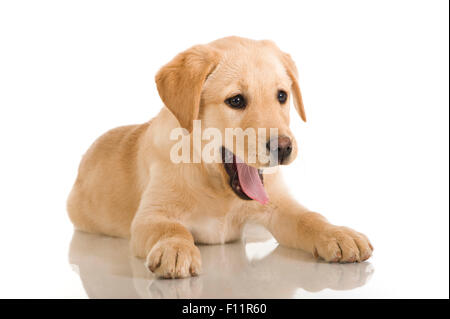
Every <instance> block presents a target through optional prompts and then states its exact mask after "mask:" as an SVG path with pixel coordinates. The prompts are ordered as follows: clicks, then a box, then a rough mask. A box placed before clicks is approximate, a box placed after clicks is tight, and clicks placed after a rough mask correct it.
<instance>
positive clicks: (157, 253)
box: [145, 238, 202, 278]
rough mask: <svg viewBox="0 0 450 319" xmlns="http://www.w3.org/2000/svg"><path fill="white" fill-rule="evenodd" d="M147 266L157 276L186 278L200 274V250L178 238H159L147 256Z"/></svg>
mask: <svg viewBox="0 0 450 319" xmlns="http://www.w3.org/2000/svg"><path fill="white" fill-rule="evenodd" d="M145 265H146V266H147V268H148V269H149V270H150V271H152V272H153V273H154V274H155V275H157V276H158V277H163V278H186V277H189V276H190V275H192V276H196V275H198V274H200V271H201V267H202V262H201V257H200V251H199V250H198V248H197V247H196V246H195V245H194V244H193V243H191V242H189V241H188V240H186V239H180V238H167V239H163V240H160V241H159V242H158V243H157V244H156V245H155V246H153V248H152V250H151V251H150V253H149V254H148V256H147V260H146V262H145Z"/></svg>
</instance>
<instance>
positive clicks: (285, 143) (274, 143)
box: [266, 135, 292, 164]
mask: <svg viewBox="0 0 450 319" xmlns="http://www.w3.org/2000/svg"><path fill="white" fill-rule="evenodd" d="M266 147H267V149H268V150H269V152H270V153H271V154H273V155H274V156H276V155H278V163H279V164H283V162H285V161H286V159H287V158H288V157H289V155H291V153H292V142H291V139H290V138H289V137H287V136H285V135H282V136H277V137H272V138H271V139H270V140H269V141H268V142H267V144H266Z"/></svg>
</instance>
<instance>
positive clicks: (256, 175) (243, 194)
mask: <svg viewBox="0 0 450 319" xmlns="http://www.w3.org/2000/svg"><path fill="white" fill-rule="evenodd" d="M222 163H223V166H224V168H225V171H226V172H227V174H228V176H229V177H230V186H231V189H232V190H233V191H234V193H235V194H236V195H237V196H239V197H240V198H242V199H245V200H256V201H258V202H260V203H261V204H263V205H264V204H267V203H268V202H269V197H268V196H267V193H266V190H265V189H264V181H263V175H262V171H261V170H260V169H257V168H255V167H252V166H249V165H247V164H245V163H244V161H243V160H241V159H240V158H239V157H237V156H236V155H234V154H233V152H231V151H229V150H228V149H227V148H225V147H223V146H222Z"/></svg>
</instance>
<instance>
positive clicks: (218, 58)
mask: <svg viewBox="0 0 450 319" xmlns="http://www.w3.org/2000/svg"><path fill="white" fill-rule="evenodd" d="M156 83H157V87H158V92H159V94H160V96H161V98H162V100H163V102H164V103H165V105H166V106H167V108H168V109H169V110H170V111H171V112H172V113H173V114H174V115H175V117H176V118H177V119H178V121H179V123H180V126H181V127H183V128H185V129H187V130H188V131H189V132H191V131H192V130H193V121H194V120H201V127H202V130H203V132H205V130H206V129H210V128H214V129H216V130H217V131H219V132H220V134H221V139H220V142H218V141H217V140H216V143H220V144H221V145H216V146H219V147H220V156H221V158H222V162H223V163H224V165H222V166H223V167H224V168H225V171H226V172H227V173H228V175H229V179H230V185H231V187H232V189H233V190H234V191H235V193H236V194H237V195H239V196H240V197H241V198H244V199H256V200H258V201H260V202H263V203H264V202H266V201H267V200H266V197H267V196H266V195H265V193H264V192H263V191H264V189H263V187H262V174H261V172H260V170H259V169H262V168H264V167H268V166H272V165H274V164H283V165H285V164H289V163H291V162H292V161H293V160H294V159H295V157H296V155H297V143H296V141H295V138H294V136H293V134H292V132H291V130H290V128H289V105H290V99H291V96H292V99H293V102H294V105H295V107H296V109H297V111H298V113H299V115H300V117H301V118H302V119H303V120H304V121H306V116H305V111H304V108H303V102H302V96H301V93H300V88H299V84H298V78H297V69H296V66H295V64H294V62H293V61H292V59H291V57H290V56H289V55H288V54H286V53H284V52H282V51H281V50H280V49H279V48H278V47H277V46H276V45H275V44H274V43H273V42H271V41H253V40H249V39H244V38H239V37H228V38H223V39H219V40H217V41H214V42H212V43H210V44H207V45H197V46H194V47H192V48H190V49H188V50H186V51H184V52H182V53H180V54H178V55H177V56H176V57H175V58H174V59H173V60H172V61H171V62H169V63H168V64H167V65H165V66H164V67H162V68H161V70H160V71H159V72H158V74H157V75H156ZM227 130H228V131H227ZM230 134H231V135H232V137H231V138H228V137H229V135H230ZM233 137H234V138H233ZM209 138H211V136H209ZM202 145H203V144H202ZM274 159H275V161H274ZM221 169H223V168H221ZM255 178H256V179H257V182H260V184H261V185H259V184H258V183H257V182H256V183H255V182H251V181H252V180H255ZM256 184H258V185H256Z"/></svg>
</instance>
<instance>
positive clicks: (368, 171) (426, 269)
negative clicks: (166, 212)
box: [0, 0, 449, 298]
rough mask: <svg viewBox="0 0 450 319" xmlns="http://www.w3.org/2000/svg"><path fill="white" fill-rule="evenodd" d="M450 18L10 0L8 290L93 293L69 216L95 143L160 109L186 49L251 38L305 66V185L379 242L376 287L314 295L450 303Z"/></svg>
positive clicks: (377, 7)
mask: <svg viewBox="0 0 450 319" xmlns="http://www.w3.org/2000/svg"><path fill="white" fill-rule="evenodd" d="M448 19H449V18H448V1H444V0H443V1H437V0H436V1H376V2H375V1H281V0H278V1H176V2H175V1H158V2H157V1H142V2H141V1H1V2H0V141H1V144H0V145H1V156H0V194H1V196H0V246H1V247H0V283H1V284H0V297H84V296H86V293H85V292H84V290H83V287H82V285H81V282H80V280H79V278H78V275H77V274H76V272H73V271H72V270H71V268H70V265H69V262H68V258H67V254H68V245H69V242H70V239H71V237H72V226H71V224H70V222H69V220H68V218H67V216H66V212H65V200H66V197H67V195H68V193H69V191H70V188H71V186H72V183H73V181H74V179H75V176H76V170H77V166H78V163H79V160H80V158H81V156H82V154H83V153H84V151H85V150H86V149H87V148H88V147H89V145H90V144H91V143H92V141H93V140H94V139H95V138H96V137H97V136H99V135H100V134H101V133H103V132H104V131H106V130H108V129H110V128H113V127H116V126H120V125H124V124H133V123H141V122H145V121H147V120H148V119H150V118H151V117H152V116H154V115H155V114H156V113H157V112H158V110H159V109H160V108H161V105H162V102H161V101H160V99H159V96H158V94H157V91H156V88H155V84H154V80H153V78H154V74H155V73H156V71H157V70H158V68H159V67H160V66H161V65H163V64H164V63H166V62H168V61H169V60H170V59H171V58H172V57H173V56H174V55H175V54H177V53H178V52H180V51H181V50H184V49H186V48H188V47H190V46H192V45H194V44H198V43H205V42H209V41H211V40H214V39H216V38H220V37H223V36H227V35H240V36H244V37H250V38H254V39H272V40H274V41H275V42H276V43H277V44H278V45H279V47H281V48H282V49H283V50H284V51H286V52H289V53H290V54H291V55H292V57H293V58H294V60H295V61H296V63H297V66H298V69H299V72H300V86H301V89H302V91H303V96H304V103H305V108H306V113H307V117H308V123H306V124H304V123H302V122H301V120H300V119H299V118H298V116H297V115H296V114H295V113H294V112H292V120H291V125H292V128H293V130H294V132H295V134H296V137H297V139H298V142H299V146H300V157H299V158H298V159H297V160H296V161H295V162H294V163H293V164H292V165H291V166H289V167H287V168H286V169H285V171H286V174H285V176H286V177H287V182H288V183H289V185H290V187H291V189H292V192H293V193H294V194H295V195H296V196H297V198H299V200H301V202H302V203H303V204H305V205H306V206H308V207H310V208H311V209H313V210H315V211H319V212H321V213H323V214H324V215H325V216H327V218H328V219H329V220H330V221H331V222H334V223H337V224H342V225H348V226H350V227H353V228H355V229H357V230H359V231H361V232H364V233H366V234H367V235H368V236H369V238H370V239H371V241H372V243H373V244H374V246H375V253H374V256H373V258H372V259H371V260H370V262H371V264H372V266H373V268H374V274H373V277H372V279H371V280H370V282H368V283H367V284H366V285H365V286H364V287H362V288H360V289H357V290H350V291H346V292H341V293H336V294H334V293H332V291H331V290H327V289H325V290H323V291H321V292H318V293H316V294H312V295H311V296H310V297H330V296H331V297H361V298H365V297H375V298H383V297H446V298H448V296H449V290H448V282H449V278H448V274H449V265H448V261H449V259H448V251H449V249H448V248H449V247H448V242H449V231H448V229H449V228H448V226H449V220H448V217H449V207H448V206H449V205H448V203H449V195H448V192H449V181H448V176H449V172H448V169H449V166H448V164H449V158H448V156H449V150H448V130H449V122H448V121H449V119H448V116H449V114H448V113H449V99H448V96H449V91H448V85H449V83H448V82H449V77H448V70H449V65H448V57H449V52H448V48H449V47H448V21H449V20H448ZM299 271H301V270H299Z"/></svg>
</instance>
